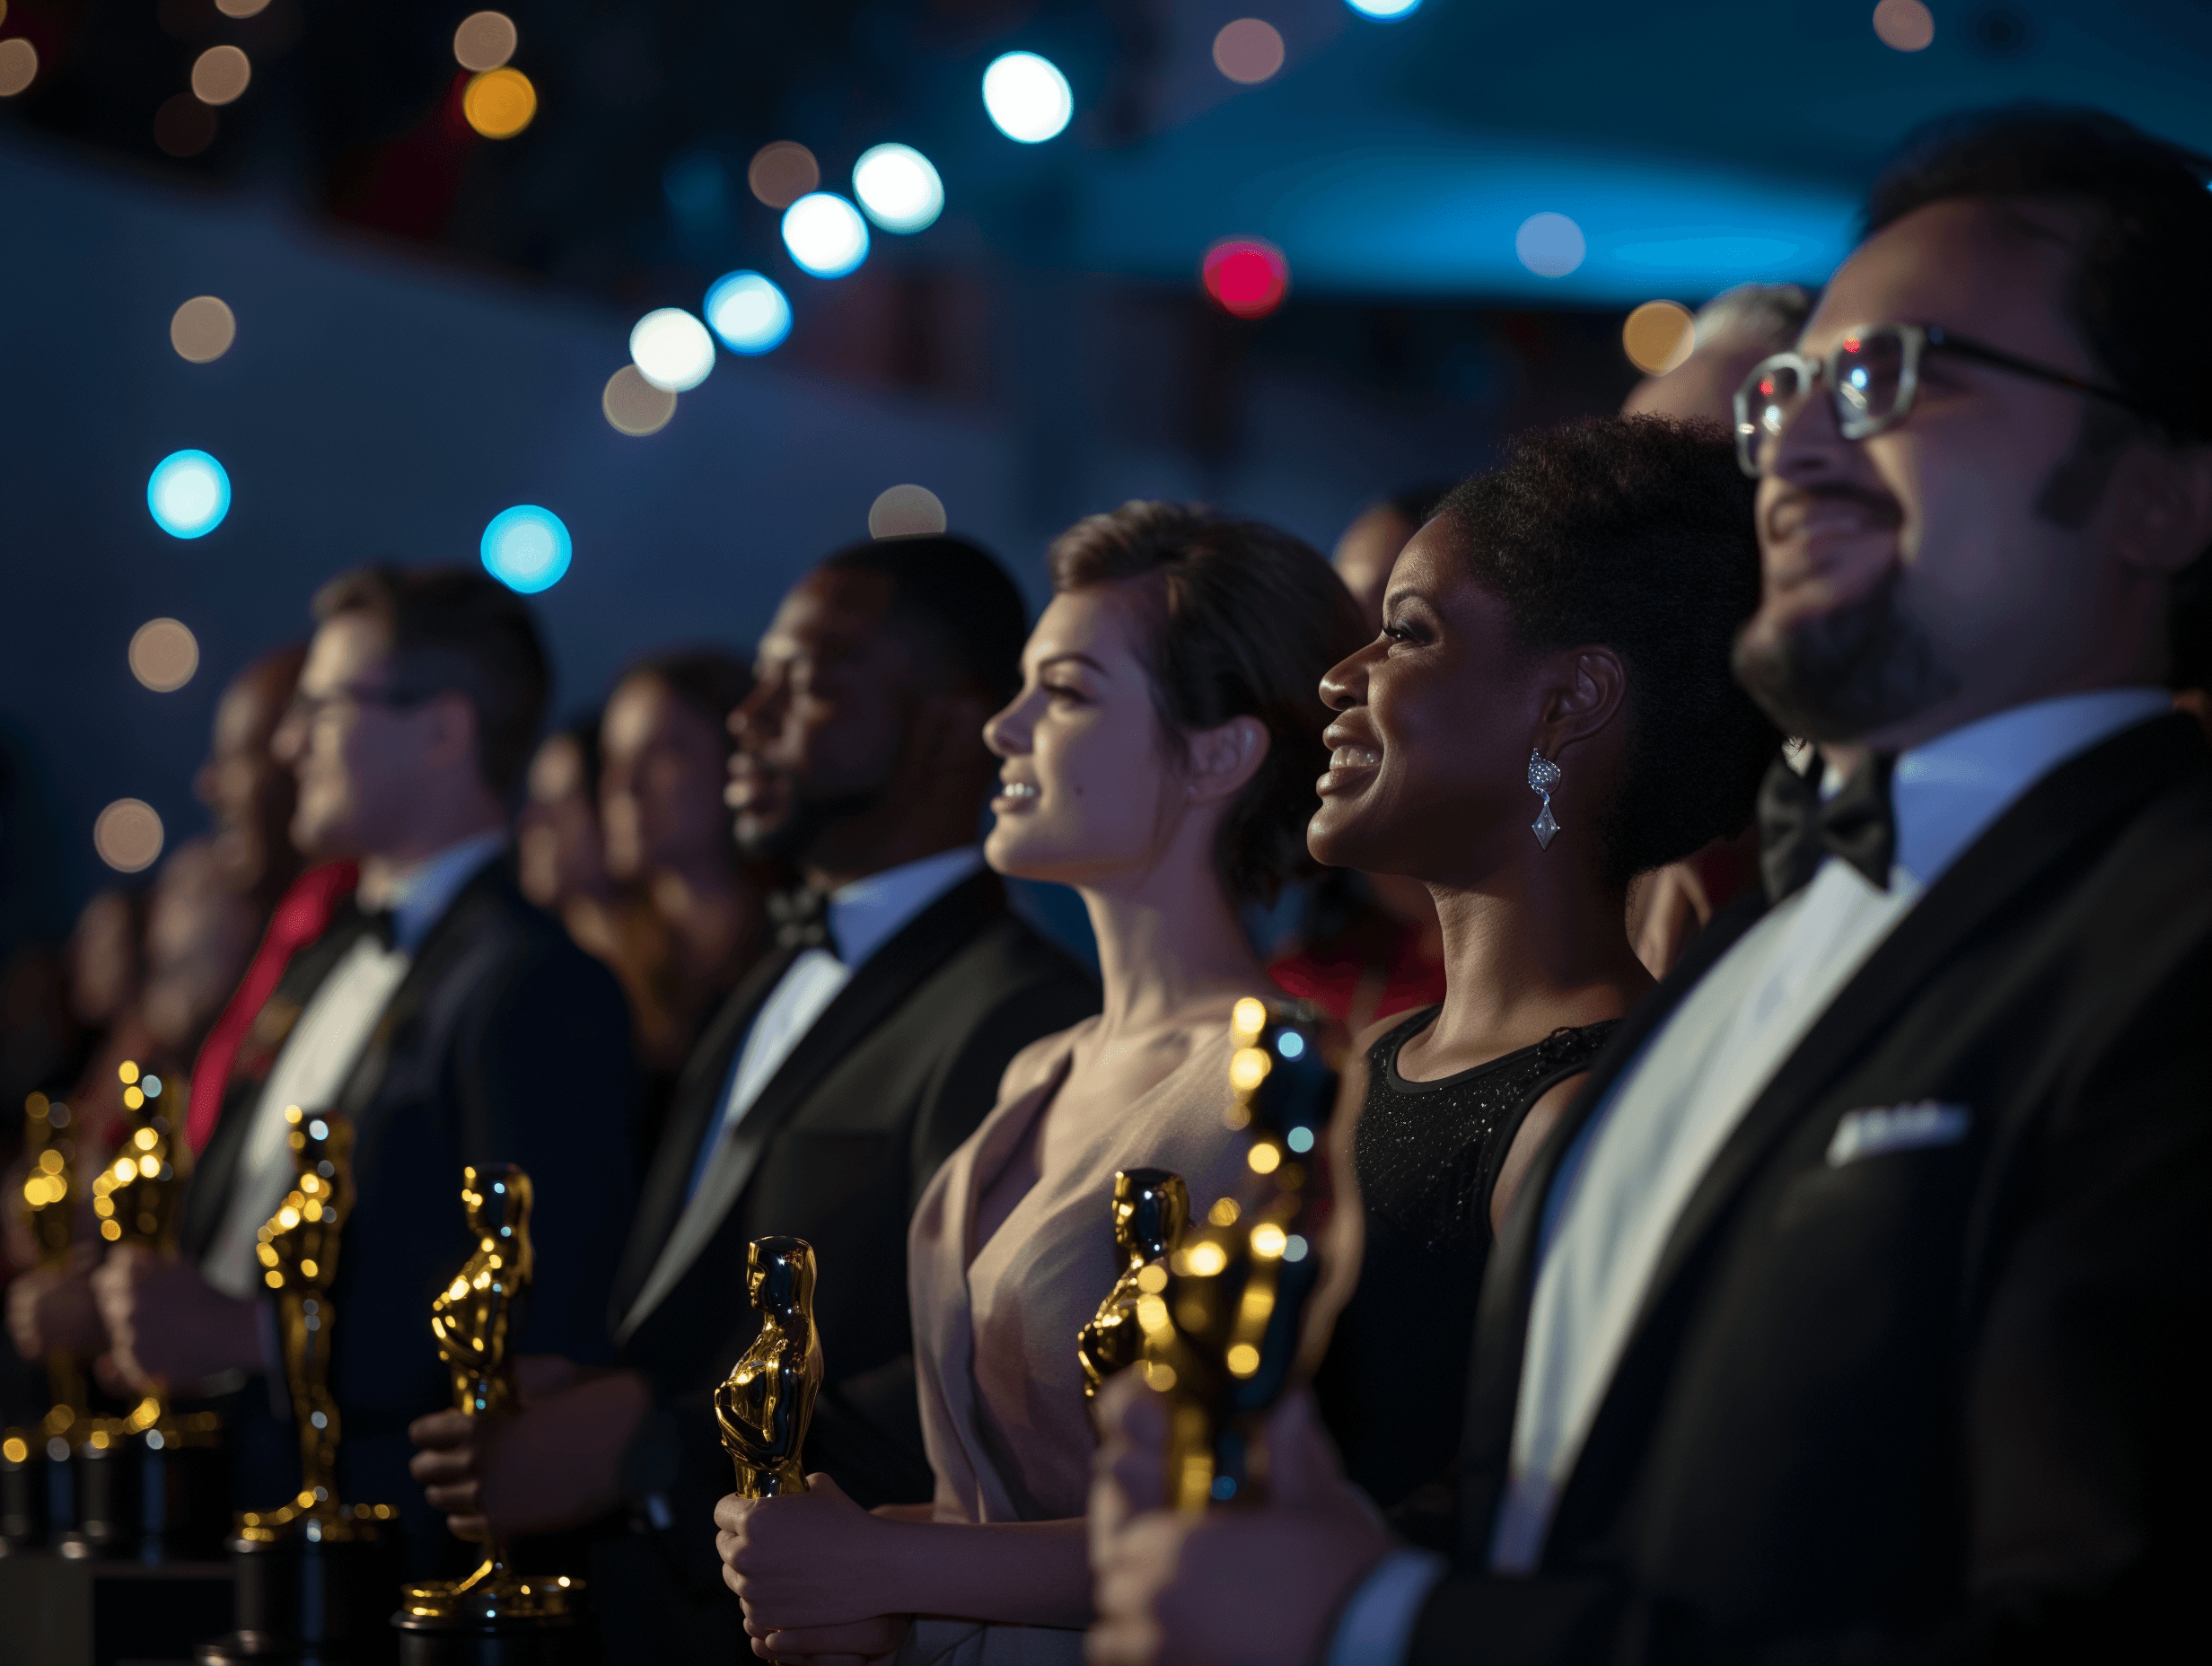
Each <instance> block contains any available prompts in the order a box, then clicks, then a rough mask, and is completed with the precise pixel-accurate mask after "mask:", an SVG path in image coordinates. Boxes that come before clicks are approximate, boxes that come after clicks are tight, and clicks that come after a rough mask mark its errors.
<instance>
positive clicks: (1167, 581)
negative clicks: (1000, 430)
mask: <svg viewBox="0 0 2212 1666" xmlns="http://www.w3.org/2000/svg"><path fill="white" fill-rule="evenodd" d="M1046 561H1047V565H1048V566H1049V567H1050V569H1051V573H1052V588H1053V589H1054V591H1055V592H1066V591H1072V590H1087V589H1090V588H1091V587H1092V586H1093V585H1099V584H1111V585H1113V586H1115V587H1116V589H1117V590H1118V591H1119V592H1120V593H1121V594H1122V595H1123V596H1125V597H1126V598H1127V599H1128V601H1129V602H1130V604H1131V605H1132V606H1133V607H1134V608H1135V609H1136V610H1137V620H1138V627H1139V630H1140V632H1141V635H1142V638H1143V640H1144V642H1145V668H1146V670H1147V671H1149V672H1150V673H1151V678H1152V698H1153V706H1154V709H1155V710H1156V711H1157V712H1158V713H1159V715H1160V727H1161V731H1162V733H1163V736H1164V737H1165V739H1166V741H1167V744H1168V746H1169V747H1170V748H1171V749H1172V754H1171V755H1172V761H1174V762H1175V763H1176V764H1178V765H1181V764H1183V763H1184V762H1186V761H1187V760H1186V759H1185V758H1183V757H1181V756H1175V755H1174V754H1180V753H1181V752H1182V751H1183V750H1184V747H1185V742H1184V740H1183V736H1184V735H1185V734H1186V733H1188V732H1190V731H1193V730H1203V729H1213V728H1216V727H1218V726H1219V725H1221V724H1223V723H1227V722H1228V721H1229V720H1230V719H1231V718H1233V717H1256V718H1258V719H1259V720H1260V723H1263V724H1265V725H1266V727H1267V731H1268V755H1267V758H1266V760H1265V761H1264V762H1263V763H1262V764H1261V765H1260V769H1259V771H1258V773H1256V774H1255V775H1254V776H1252V778H1251V781H1250V782H1248V783H1247V784H1246V785H1245V787H1244V790H1243V792H1242V794H1240V795H1239V796H1238V798H1237V801H1236V802H1235V803H1234V804H1233V805H1232V806H1231V807H1230V810H1229V813H1228V815H1227V816H1226V817H1225V818H1224V820H1223V821H1222V824H1221V842H1220V846H1219V847H1218V849H1217V851H1216V863H1217V865H1218V867H1219V869H1220V872H1221V880H1222V884H1223V886H1224V889H1225V890H1227V891H1228V893H1229V895H1230V896H1231V897H1232V898H1233V899H1235V900H1237V901H1238V902H1260V903H1267V902H1272V901H1273V900H1274V899H1275V898H1276V896H1277V894H1278V893H1279V892H1280V891H1281V890H1282V888H1283V885H1284V883H1285V881H1288V880H1290V879H1292V878H1293V877H1295V876H1296V875H1297V874H1300V873H1303V872H1308V871H1310V870H1311V868H1312V865H1313V864H1312V858H1311V857H1310V856H1309V855H1307V854H1306V847H1305V824H1306V823H1307V822H1308V821H1309V820H1312V815H1313V808H1314V804H1315V802H1316V801H1315V798H1314V793H1313V782H1314V778H1315V777H1316V776H1319V775H1320V774H1321V771H1322V770H1324V769H1326V768H1327V767H1329V749H1328V748H1327V747H1325V746H1323V745H1322V744H1321V731H1322V730H1323V729H1324V728H1325V727H1327V726H1328V723H1329V709H1328V707H1326V706H1323V705H1322V704H1321V677H1322V674H1323V673H1324V672H1326V671H1328V670H1329V668H1330V666H1332V665H1334V664H1336V663H1337V662H1339V660H1342V659H1343V658H1345V657H1346V656H1347V654H1350V653H1355V652H1356V651H1357V650H1358V649H1359V647H1360V646H1361V645H1362V644H1364V643H1365V641H1366V640H1367V638H1368V637H1369V636H1372V635H1373V634H1374V633H1373V632H1372V631H1371V630H1369V629H1368V627H1367V626H1366V625H1365V623H1364V622H1363V621H1362V619H1361V618H1360V616H1359V609H1358V607H1357V606H1356V604H1355V603H1354V602H1353V601H1352V596H1351V592H1349V591H1347V590H1346V589H1345V587H1344V582H1343V581H1342V580H1341V579H1339V577H1338V576H1337V575H1336V574H1335V572H1334V571H1333V570H1332V569H1331V568H1330V566H1329V564H1328V562H1326V561H1324V560H1323V559H1322V558H1321V556H1320V554H1319V553H1317V552H1316V551H1315V550H1314V549H1313V548H1312V547H1311V546H1309V545H1307V544H1304V543H1303V542H1301V541H1300V540H1299V539H1295V538H1293V537H1292V536H1291V535H1290V534H1289V533H1287V532H1283V531H1278V530H1276V529H1275V528H1274V527H1271V526H1267V525H1263V524H1262V523H1260V522H1257V521H1235V520H1231V519H1229V518H1228V517H1226V516H1224V515H1218V514H1216V513H1213V512H1212V511H1211V510H1208V509H1204V508H1200V507H1198V506H1196V505H1193V504H1158V503H1143V502H1133V503H1127V504H1122V505H1121V507H1120V508H1119V509H1117V510H1114V511H1113V512H1111V513H1108V514H1100V515H1091V516H1089V517H1087V518H1086V519H1084V520H1082V521H1078V522H1075V525H1074V526H1072V527H1070V528H1068V529H1067V530H1066V531H1065V532H1063V533H1061V534H1060V536H1059V537H1058V539H1054V540H1053V544H1052V548H1051V549H1050V551H1049V553H1048V555H1047V557H1046Z"/></svg>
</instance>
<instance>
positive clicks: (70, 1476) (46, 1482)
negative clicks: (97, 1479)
mask: <svg viewBox="0 0 2212 1666" xmlns="http://www.w3.org/2000/svg"><path fill="white" fill-rule="evenodd" d="M81 1468H82V1465H81V1462H80V1460H79V1457H78V1451H77V1447H76V1443H75V1442H73V1441H71V1440H70V1439H69V1438H68V1437H67V1436H66V1435H60V1434H42V1433H41V1432H40V1431H39V1430H37V1429H35V1428H32V1429H10V1430H8V1431H7V1433H6V1434H5V1435H4V1436H0V1547H4V1549H6V1550H29V1549H34V1548H39V1547H40V1546H43V1547H45V1548H48V1549H50V1550H53V1551H54V1552H55V1553H56V1554H57V1555H60V1556H92V1555H95V1554H97V1546H95V1545H94V1544H92V1543H91V1542H89V1541H87V1539H85V1537H84V1533H83V1478H82V1476H81V1473H80V1471H81Z"/></svg>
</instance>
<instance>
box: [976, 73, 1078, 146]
mask: <svg viewBox="0 0 2212 1666" xmlns="http://www.w3.org/2000/svg"><path fill="white" fill-rule="evenodd" d="M983 108H984V109H985V110H987V111H988V112H989V114H990V118H991V122H992V125H993V126H995V127H997V129H998V130H999V131H1000V132H1001V133H1003V134H1005V136H1007V137H1008V138H1010V139H1013V140H1014V141H1015V142H1016V143H1018V144H1022V145H1042V144H1043V143H1044V142H1045V141H1046V140H1047V139H1049V138H1051V137H1052V136H1054V135H1055V134H1058V132H1059V131H1060V130H1061V129H1062V128H1064V127H1066V126H1067V123H1068V120H1069V118H1071V117H1073V116H1074V115H1075V89H1074V88H1072V87H1070V86H1069V85H1068V84H1067V77H1066V75H1062V74H1060V72H1059V68H1058V66H1057V65H1055V64H1054V63H1053V62H1052V60H1051V59H1050V58H1044V57H1038V56H1037V54H1036V53H1034V52H1008V53H1006V54H1005V56H1004V57H996V58H993V59H992V60H991V66H990V67H989V68H988V69H987V70H985V71H984V72H983Z"/></svg>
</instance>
